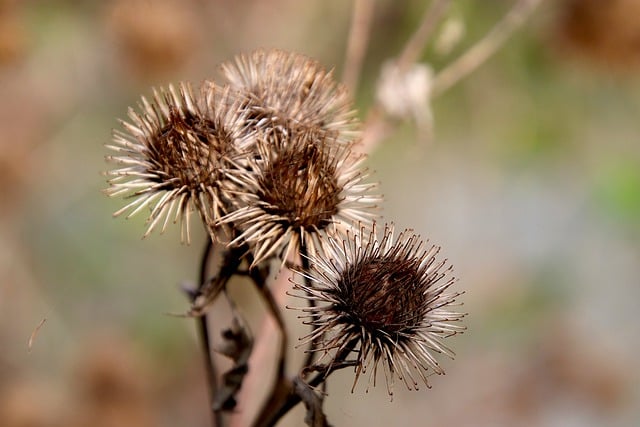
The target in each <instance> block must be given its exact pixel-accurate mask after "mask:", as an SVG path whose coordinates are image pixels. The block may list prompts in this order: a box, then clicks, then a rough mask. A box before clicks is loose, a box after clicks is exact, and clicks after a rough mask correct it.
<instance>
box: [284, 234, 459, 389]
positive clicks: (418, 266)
mask: <svg viewBox="0 0 640 427" xmlns="http://www.w3.org/2000/svg"><path fill="white" fill-rule="evenodd" d="M439 250H440V248H438V247H436V246H431V247H430V248H429V249H426V250H425V249H424V248H423V242H422V241H421V240H420V239H419V237H418V236H416V235H415V234H413V233H411V231H410V230H405V231H404V232H403V233H401V234H400V235H399V236H398V238H397V239H396V240H394V238H393V226H392V225H391V226H385V229H384V233H383V235H382V237H381V238H379V237H378V236H377V233H376V227H375V225H374V227H373V229H372V230H371V231H368V230H367V229H366V228H365V227H361V228H360V229H359V231H357V232H355V233H350V232H347V233H344V232H339V231H336V232H331V233H329V234H328V237H327V238H326V239H323V244H322V245H321V246H320V250H319V251H318V253H317V254H315V255H312V256H311V257H310V258H309V259H310V265H311V266H310V270H309V271H303V270H301V269H298V270H297V271H296V273H297V276H296V279H295V282H294V290H295V291H296V293H295V295H296V296H298V297H300V298H302V299H310V300H313V301H315V304H314V305H313V306H311V307H301V308H299V310H301V311H302V312H303V314H302V315H301V317H302V318H303V319H306V320H305V323H306V324H311V325H315V327H316V329H315V330H314V331H313V332H312V333H311V334H310V335H308V336H307V337H305V338H303V341H304V342H310V341H312V340H313V339H316V338H317V337H321V342H320V345H319V346H318V347H317V348H314V349H313V351H319V352H322V353H323V356H322V358H324V357H329V355H331V354H333V355H334V356H333V357H336V351H340V350H344V349H349V348H350V349H352V350H353V351H356V352H357V362H356V368H355V379H354V383H353V387H354V388H355V385H356V383H357V381H358V379H359V377H360V375H361V374H365V373H366V371H367V369H371V371H370V374H369V382H370V383H371V381H373V384H374V385H375V380H376V372H377V370H378V364H379V363H382V367H383V370H384V372H385V377H386V383H387V390H388V392H389V394H390V395H393V384H394V380H395V377H396V376H397V377H399V378H400V379H401V380H402V381H403V382H404V383H405V384H406V386H407V388H409V389H410V390H411V389H415V390H417V389H418V385H419V384H418V380H422V381H423V382H424V383H425V385H427V386H428V385H429V384H428V382H427V377H428V376H430V375H432V374H434V373H435V374H443V373H444V370H443V369H442V367H441V366H440V364H439V363H438V362H437V360H436V359H435V354H436V353H442V354H445V355H447V356H449V357H451V358H453V356H454V353H453V351H452V350H451V349H450V348H449V347H447V346H446V345H445V344H444V343H443V342H442V341H443V339H444V338H447V337H449V336H452V335H455V334H457V333H461V332H462V331H463V330H464V329H465V328H464V326H462V325H461V324H460V320H461V319H462V318H463V317H464V314H462V313H459V312H456V311H455V310H454V309H453V307H454V306H455V305H457V304H456V299H457V297H458V296H459V295H460V293H458V292H451V291H449V287H450V286H451V285H452V284H453V283H454V282H455V281H456V279H454V278H453V277H451V275H450V273H451V270H452V269H451V267H446V260H441V261H438V260H437V259H436V256H437V254H438V252H439ZM305 277H306V278H307V279H308V280H309V284H306V283H305V281H304V278H305ZM343 357H344V355H343ZM322 358H321V359H322Z"/></svg>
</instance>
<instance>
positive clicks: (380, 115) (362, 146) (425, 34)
mask: <svg viewBox="0 0 640 427" xmlns="http://www.w3.org/2000/svg"><path fill="white" fill-rule="evenodd" d="M450 3H451V0H433V1H432V2H431V4H430V5H429V7H428V8H427V9H426V10H425V11H424V14H423V15H422V21H421V22H420V26H419V27H418V28H417V29H416V31H415V32H414V33H413V35H412V36H411V38H409V40H408V41H407V43H406V45H405V47H404V49H402V53H401V54H400V55H399V56H398V59H397V60H396V65H397V66H398V68H399V69H400V70H406V69H407V68H409V67H410V66H411V65H412V64H414V63H415V62H416V61H417V60H418V59H419V58H420V55H421V54H422V52H423V51H424V49H425V47H426V45H427V43H428V42H429V39H430V37H431V34H433V31H434V30H435V28H436V26H437V25H438V23H439V22H440V20H441V19H442V17H443V16H444V13H445V12H446V10H447V8H448V6H449V4H450ZM390 131H391V125H390V124H389V123H388V121H387V116H386V114H385V112H384V109H383V108H382V105H380V102H379V101H376V102H375V103H374V104H373V106H372V107H371V109H370V110H369V112H368V113H367V119H366V121H365V125H364V133H363V135H362V139H361V141H360V143H359V144H358V146H357V147H356V148H357V149H358V150H359V151H360V152H363V153H371V152H372V151H373V150H374V148H375V147H376V146H377V145H378V143H379V142H380V141H382V140H383V139H384V138H385V137H386V135H388V134H389V132H390Z"/></svg>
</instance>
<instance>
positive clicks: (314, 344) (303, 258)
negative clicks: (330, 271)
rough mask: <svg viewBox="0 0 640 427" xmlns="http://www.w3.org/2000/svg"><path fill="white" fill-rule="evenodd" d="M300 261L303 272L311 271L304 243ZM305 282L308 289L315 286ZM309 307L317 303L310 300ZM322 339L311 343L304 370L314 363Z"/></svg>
mask: <svg viewBox="0 0 640 427" xmlns="http://www.w3.org/2000/svg"><path fill="white" fill-rule="evenodd" d="M300 260H301V263H302V270H303V271H305V272H307V271H309V269H310V265H309V251H308V250H307V246H306V245H305V244H304V243H300ZM304 281H305V285H306V286H308V287H311V286H313V285H312V284H311V280H310V279H309V278H308V277H306V276H304ZM308 301H309V307H312V308H313V307H315V305H316V302H315V300H314V299H313V298H309V299H308ZM316 328H317V326H316V325H313V330H312V332H313V331H315V329H316ZM320 338H321V337H316V338H315V339H314V340H312V341H311V342H310V343H309V348H308V349H307V354H306V356H305V358H304V363H303V365H302V368H303V369H304V368H306V367H307V366H311V364H312V362H313V357H314V350H315V349H316V348H317V347H318V342H319V341H320Z"/></svg>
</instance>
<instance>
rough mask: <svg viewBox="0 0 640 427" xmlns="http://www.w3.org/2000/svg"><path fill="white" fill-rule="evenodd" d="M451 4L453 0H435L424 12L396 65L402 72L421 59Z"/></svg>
mask: <svg viewBox="0 0 640 427" xmlns="http://www.w3.org/2000/svg"><path fill="white" fill-rule="evenodd" d="M450 3H451V0H433V1H432V2H431V4H430V5H429V7H428V8H427V9H426V10H425V11H424V14H423V15H422V21H421V22H420V26H419V27H418V29H417V30H416V31H415V32H414V33H413V35H412V36H411V38H410V39H409V41H408V42H407V44H406V45H405V46H404V49H403V50H402V53H401V54H400V56H399V57H398V60H397V62H396V65H397V66H398V68H399V69H400V71H404V70H406V69H407V68H408V67H409V66H411V64H414V63H415V62H416V61H418V59H420V55H421V54H422V52H423V51H424V49H425V47H426V46H427V43H428V42H429V39H430V38H431V34H433V31H434V30H435V29H436V27H437V26H438V24H439V23H440V21H441V20H442V17H443V16H444V14H445V12H446V11H447V8H448V7H449V4H450Z"/></svg>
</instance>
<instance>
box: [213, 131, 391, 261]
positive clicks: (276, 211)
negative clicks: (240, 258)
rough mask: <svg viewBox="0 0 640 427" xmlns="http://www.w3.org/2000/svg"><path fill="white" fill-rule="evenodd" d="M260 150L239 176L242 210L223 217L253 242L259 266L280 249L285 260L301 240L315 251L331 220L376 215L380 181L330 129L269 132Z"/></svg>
mask: <svg viewBox="0 0 640 427" xmlns="http://www.w3.org/2000/svg"><path fill="white" fill-rule="evenodd" d="M256 149H257V151H256V153H257V155H256V156H255V157H254V158H252V159H250V165H249V167H247V168H246V169H245V170H240V169H238V170H237V171H236V172H237V173H236V174H235V175H234V176H233V179H232V180H233V181H234V183H235V184H236V186H237V187H236V194H237V197H236V198H235V201H236V202H237V205H236V209H235V210H234V211H231V212H230V213H229V214H228V215H226V216H225V217H224V218H223V219H222V220H221V222H222V223H233V224H234V225H235V227H236V228H237V229H238V230H240V231H241V233H240V234H239V235H238V237H237V238H236V239H235V241H234V243H240V242H244V243H248V244H249V246H250V247H252V249H253V257H254V262H253V265H256V264H258V263H259V262H261V261H263V260H265V259H267V258H269V257H270V256H272V255H275V254H277V255H281V256H282V258H283V261H284V260H285V259H286V258H287V256H288V255H289V254H290V253H291V251H292V250H297V246H298V244H299V243H303V244H304V245H305V246H306V247H307V248H308V249H309V251H313V250H314V241H315V239H316V237H315V236H316V235H317V234H318V233H320V232H322V231H323V230H324V229H326V228H327V227H328V226H329V224H336V225H337V226H342V225H343V224H350V223H351V222H353V221H354V220H360V221H365V222H370V221H371V219H372V218H373V217H375V209H374V208H375V207H376V205H377V203H378V202H379V201H380V197H379V196H377V195H372V194H371V192H372V191H373V190H374V188H375V187H376V185H375V184H367V183H364V182H363V181H364V179H365V178H366V177H367V174H366V171H365V170H362V169H361V168H360V167H361V165H362V162H363V161H364V157H362V156H356V155H355V154H353V153H351V151H350V150H349V148H348V147H347V146H344V145H341V144H336V143H335V140H332V139H330V140H327V139H326V134H325V133H324V132H319V133H315V132H311V131H305V132H291V133H279V132H275V133H269V134H266V135H263V136H262V137H260V138H258V139H257V147H256ZM280 250H284V253H283V254H281V253H280Z"/></svg>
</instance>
